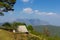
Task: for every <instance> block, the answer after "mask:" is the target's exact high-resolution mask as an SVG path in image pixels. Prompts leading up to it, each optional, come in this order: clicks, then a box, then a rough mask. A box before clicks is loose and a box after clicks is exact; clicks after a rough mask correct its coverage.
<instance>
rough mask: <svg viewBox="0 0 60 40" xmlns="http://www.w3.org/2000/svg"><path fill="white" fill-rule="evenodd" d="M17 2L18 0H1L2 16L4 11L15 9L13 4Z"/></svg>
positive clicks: (0, 12) (0, 11)
mask: <svg viewBox="0 0 60 40" xmlns="http://www.w3.org/2000/svg"><path fill="white" fill-rule="evenodd" d="M15 3H16V0H0V16H2V14H3V13H2V12H8V11H14V9H13V6H14V4H15ZM1 9H2V10H1Z"/></svg>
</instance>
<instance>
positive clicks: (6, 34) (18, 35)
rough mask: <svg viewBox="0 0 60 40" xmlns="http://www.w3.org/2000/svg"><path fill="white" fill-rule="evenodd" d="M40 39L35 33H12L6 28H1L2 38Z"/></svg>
mask: <svg viewBox="0 0 60 40" xmlns="http://www.w3.org/2000/svg"><path fill="white" fill-rule="evenodd" d="M15 39H16V40H39V38H38V37H36V36H33V35H30V34H28V35H26V34H24V33H15V34H14V33H12V32H9V31H6V30H2V29H0V40H15Z"/></svg>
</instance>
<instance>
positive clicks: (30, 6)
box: [0, 0, 60, 25]
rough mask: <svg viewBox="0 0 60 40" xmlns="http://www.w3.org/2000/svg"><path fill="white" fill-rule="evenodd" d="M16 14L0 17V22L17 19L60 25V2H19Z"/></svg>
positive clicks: (25, 0) (59, 0)
mask: <svg viewBox="0 0 60 40" xmlns="http://www.w3.org/2000/svg"><path fill="white" fill-rule="evenodd" d="M14 9H15V10H14V12H12V11H10V12H7V13H4V14H5V15H4V16H0V22H7V21H8V22H12V21H15V20H16V19H25V18H26V19H40V20H44V21H47V22H49V23H50V24H53V25H60V0H17V1H16V4H15V5H14Z"/></svg>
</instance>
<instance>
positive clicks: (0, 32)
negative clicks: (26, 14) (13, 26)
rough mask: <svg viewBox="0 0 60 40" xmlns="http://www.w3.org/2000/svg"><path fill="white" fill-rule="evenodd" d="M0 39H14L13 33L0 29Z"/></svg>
mask: <svg viewBox="0 0 60 40" xmlns="http://www.w3.org/2000/svg"><path fill="white" fill-rule="evenodd" d="M0 40H14V38H13V35H12V33H10V32H8V31H5V30H2V29H0Z"/></svg>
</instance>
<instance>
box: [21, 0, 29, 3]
mask: <svg viewBox="0 0 60 40" xmlns="http://www.w3.org/2000/svg"><path fill="white" fill-rule="evenodd" d="M22 1H23V2H25V3H26V2H29V1H30V0H22Z"/></svg>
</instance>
